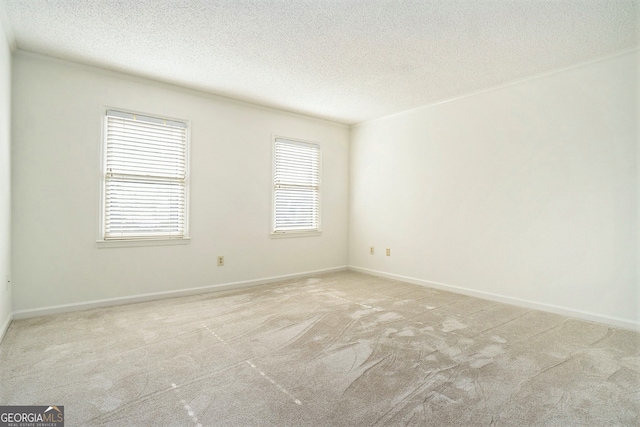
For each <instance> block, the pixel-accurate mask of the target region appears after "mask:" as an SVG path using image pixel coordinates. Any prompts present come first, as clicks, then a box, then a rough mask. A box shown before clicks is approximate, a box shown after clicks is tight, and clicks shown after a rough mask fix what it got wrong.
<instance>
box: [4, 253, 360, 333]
mask: <svg viewBox="0 0 640 427" xmlns="http://www.w3.org/2000/svg"><path fill="white" fill-rule="evenodd" d="M347 269H348V267H347V266H346V265H345V266H340V267H333V268H326V269H323V270H314V271H305V272H302V273H293V274H285V275H282V276H273V277H265V278H262V279H254V280H244V281H241V282H231V283H223V284H219V285H210V286H202V287H198V288H189V289H180V290H176V291H165V292H153V293H149V294H139V295H131V296H126V297H117V298H107V299H101V300H93V301H86V302H80V303H74V304H63V305H55V306H50V307H42V308H33V309H26V310H17V311H14V312H13V313H12V317H13V319H26V318H29V317H38V316H47V315H50V314H59V313H67V312H71V311H81V310H88V309H91V308H99V307H110V306H114V305H122V304H132V303H137V302H146V301H153V300H158V299H165V298H175V297H182V296H187V295H197V294H204V293H207V292H216V291H228V290H233V289H240V288H248V287H251V286H258V285H264V284H267V283H272V282H278V281H280V280H287V279H295V278H299V277H307V276H312V275H315V274H323V273H332V272H337V271H343V270H347ZM10 321H11V316H10V318H9V321H8V323H10ZM8 323H7V324H6V325H5V327H6V328H8V327H9V324H8ZM1 336H2V335H0V337H1ZM0 341H1V340H0Z"/></svg>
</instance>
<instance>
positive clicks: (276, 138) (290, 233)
mask: <svg viewBox="0 0 640 427" xmlns="http://www.w3.org/2000/svg"><path fill="white" fill-rule="evenodd" d="M277 142H284V143H291V144H298V145H303V146H309V145H313V146H316V147H317V148H318V185H317V187H318V206H317V228H311V229H296V230H276V189H277V188H278V185H279V184H278V183H277V182H276V143H277ZM271 193H272V197H271V203H272V206H271V230H270V236H271V237H274V238H280V237H307V236H319V235H321V234H322V145H321V144H319V143H317V142H313V141H307V140H304V139H300V138H291V137H286V136H281V135H272V174H271Z"/></svg>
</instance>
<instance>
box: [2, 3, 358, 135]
mask: <svg viewBox="0 0 640 427" xmlns="http://www.w3.org/2000/svg"><path fill="white" fill-rule="evenodd" d="M1 1H2V0H0V2H1ZM13 56H14V58H25V59H32V60H35V61H46V62H50V63H54V64H58V65H61V66H65V67H74V68H77V69H82V70H85V71H87V72H90V73H96V74H101V75H104V76H108V77H111V78H115V79H122V80H128V81H133V82H137V83H141V84H145V85H150V86H155V87H159V88H163V89H165V90H173V91H176V92H180V93H183V94H187V95H191V96H198V97H201V98H205V99H210V100H215V101H218V102H225V103H229V104H235V105H240V106H244V107H247V108H252V109H256V110H262V111H266V112H272V113H274V112H276V113H279V114H284V115H287V116H290V117H294V118H299V119H305V120H311V121H314V122H320V123H324V124H329V125H332V126H335V127H338V128H344V129H349V127H350V125H349V124H347V123H343V122H338V121H335V120H330V119H326V118H323V117H320V116H314V115H311V114H304V113H300V112H297V111H292V110H285V109H284V108H278V107H272V106H269V105H265V104H259V103H257V102H251V101H246V100H243V99H239V98H233V97H230V96H225V95H220V94H217V93H214V92H209V91H206V90H204V89H198V88H197V87H191V86H187V85H180V84H177V83H172V82H168V81H164V80H159V79H155V78H152V77H147V76H143V75H140V74H133V73H128V72H126V71H120V70H117V69H113V68H106V67H101V66H99V65H94V64H87V63H85V62H79V61H74V60H71V59H66V58H58V57H56V56H51V55H46V54H43V53H38V52H32V51H29V50H24V49H20V48H18V49H16V51H15V52H14V54H13Z"/></svg>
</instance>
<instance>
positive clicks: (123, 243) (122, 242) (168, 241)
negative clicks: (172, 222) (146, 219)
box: [96, 106, 191, 248]
mask: <svg viewBox="0 0 640 427" xmlns="http://www.w3.org/2000/svg"><path fill="white" fill-rule="evenodd" d="M110 110H111V111H116V112H120V113H124V114H130V115H133V116H144V117H147V118H152V119H154V120H165V121H171V122H179V123H182V124H184V125H185V178H184V185H185V208H184V209H185V212H184V233H183V235H180V236H178V235H176V236H169V235H163V236H136V237H133V236H131V237H124V238H105V234H106V216H107V214H106V208H107V206H106V177H107V148H108V147H107V130H108V126H107V116H108V112H109V111H110ZM190 130H191V123H190V121H188V120H185V119H179V118H172V117H167V116H163V115H158V114H152V113H143V112H138V111H132V110H127V109H122V108H117V107H114V108H112V107H106V106H103V108H102V156H101V159H100V163H101V167H100V221H99V234H98V239H97V241H96V243H97V246H98V247H99V248H112V247H129V246H158V245H182V244H188V243H189V242H190V240H191V238H190V236H189V187H190V185H189V181H190V180H189V175H190V165H189V163H190V140H191V138H190V136H191V135H190Z"/></svg>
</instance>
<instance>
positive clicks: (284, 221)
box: [273, 138, 320, 233]
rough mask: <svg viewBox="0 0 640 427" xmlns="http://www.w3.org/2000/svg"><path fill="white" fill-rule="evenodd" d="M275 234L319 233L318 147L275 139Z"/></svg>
mask: <svg viewBox="0 0 640 427" xmlns="http://www.w3.org/2000/svg"><path fill="white" fill-rule="evenodd" d="M274 151H275V153H274V159H275V160H274V163H275V164H274V215H273V217H274V221H273V232H274V233H287V232H302V231H319V230H320V146H319V145H317V144H311V143H306V142H299V141H292V140H287V139H281V138H276V139H275V144H274Z"/></svg>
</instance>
